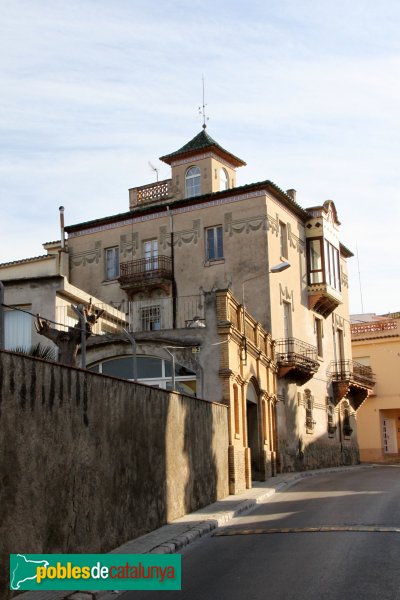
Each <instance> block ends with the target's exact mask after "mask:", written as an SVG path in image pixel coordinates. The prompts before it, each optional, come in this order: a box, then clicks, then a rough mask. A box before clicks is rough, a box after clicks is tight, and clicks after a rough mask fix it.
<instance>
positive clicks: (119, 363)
mask: <svg viewBox="0 0 400 600" xmlns="http://www.w3.org/2000/svg"><path fill="white" fill-rule="evenodd" d="M88 370H89V371H94V372H95V373H102V374H103V375H111V376H113V377H120V378H121V379H133V358H132V356H116V357H114V358H111V359H105V360H103V361H101V362H99V363H95V364H93V365H90V366H89V367H88ZM137 378H138V381H139V382H140V383H146V384H147V385H152V386H154V387H159V388H162V389H167V390H170V389H172V361H170V360H166V359H164V358H158V357H157V356H147V355H146V356H145V355H142V356H138V357H137ZM175 385H176V389H177V391H178V392H181V393H183V394H189V395H191V396H195V395H196V373H195V372H194V371H191V370H190V369H187V368H186V367H184V366H183V365H180V364H178V363H176V364H175Z"/></svg>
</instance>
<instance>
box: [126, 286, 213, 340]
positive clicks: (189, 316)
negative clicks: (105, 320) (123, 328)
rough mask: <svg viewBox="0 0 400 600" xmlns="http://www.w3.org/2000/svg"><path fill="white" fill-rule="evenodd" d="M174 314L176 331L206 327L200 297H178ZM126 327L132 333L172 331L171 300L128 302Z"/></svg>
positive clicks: (158, 299)
mask: <svg viewBox="0 0 400 600" xmlns="http://www.w3.org/2000/svg"><path fill="white" fill-rule="evenodd" d="M176 313H177V314H176V324H175V327H176V329H188V328H190V329H191V330H194V329H195V328H204V327H205V326H206V321H205V314H204V298H203V296H202V295H194V296H178V297H177V298H176ZM128 327H129V330H130V331H133V332H149V331H154V332H157V331H166V330H170V329H173V328H174V324H173V300H172V298H171V297H167V298H149V299H148V300H135V301H133V302H129V304H128ZM192 333H194V331H192Z"/></svg>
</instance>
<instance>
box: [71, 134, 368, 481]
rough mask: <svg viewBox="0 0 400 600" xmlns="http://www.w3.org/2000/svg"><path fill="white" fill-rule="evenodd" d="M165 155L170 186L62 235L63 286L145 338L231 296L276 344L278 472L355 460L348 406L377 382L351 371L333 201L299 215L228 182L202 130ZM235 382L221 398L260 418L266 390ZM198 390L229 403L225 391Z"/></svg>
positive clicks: (229, 171) (258, 190) (227, 165)
mask: <svg viewBox="0 0 400 600" xmlns="http://www.w3.org/2000/svg"><path fill="white" fill-rule="evenodd" d="M161 160H162V161H164V162H165V163H167V164H168V165H170V166H171V178H170V179H168V180H165V181H161V182H157V183H155V184H151V185H146V186H141V187H135V188H132V189H130V190H129V211H128V212H126V213H123V214H119V215H110V216H109V217H106V218H103V219H97V220H94V221H90V222H86V223H79V224H76V225H69V226H68V227H66V231H67V232H68V248H69V253H70V280H71V282H72V283H73V284H74V285H76V286H77V287H83V288H84V289H86V290H88V291H90V293H92V294H93V295H95V296H97V297H100V298H102V299H104V300H105V301H106V302H108V303H112V304H113V305H115V306H117V307H118V308H119V309H120V310H121V311H122V312H125V313H126V314H127V316H128V318H129V320H130V323H131V329H132V330H133V331H135V332H137V333H138V334H139V336H143V335H146V332H147V334H148V336H150V337H151V336H153V337H156V336H157V335H159V333H157V332H162V331H171V330H176V329H179V330H182V329H183V328H185V327H188V326H191V325H193V324H194V323H201V319H202V318H203V317H204V313H203V310H204V308H203V307H204V297H205V294H206V293H209V292H212V291H215V290H226V289H227V290H229V291H230V293H231V294H232V296H233V298H235V299H236V300H235V301H236V302H239V303H241V304H242V306H245V307H246V310H247V311H248V313H249V314H250V315H252V317H253V318H254V319H255V321H256V322H257V323H259V324H260V327H262V328H263V329H264V330H265V331H268V332H270V334H271V335H272V338H273V340H274V341H275V357H276V363H277V387H276V389H274V388H273V387H269V388H268V389H266V392H267V394H269V395H271V396H273V395H274V394H275V393H276V406H275V411H276V422H277V442H276V451H277V457H276V461H277V462H276V466H277V469H278V470H283V471H284V470H292V469H301V468H311V467H313V466H322V465H328V464H340V463H343V462H354V461H356V460H357V459H358V448H357V434H356V420H355V411H356V410H357V408H358V407H359V404H360V397H361V396H363V395H364V396H365V395H366V394H367V393H368V390H369V389H372V382H370V381H369V382H367V383H365V382H363V383H362V384H360V383H359V382H355V381H354V378H353V377H352V373H353V364H352V362H351V336H350V323H349V315H348V300H347V293H348V275H347V264H346V263H347V259H348V258H349V257H351V256H352V254H351V252H350V251H349V250H347V248H346V247H345V246H344V245H343V244H342V243H341V242H340V236H339V228H340V223H339V220H338V216H337V212H336V208H335V205H334V203H333V202H332V201H326V202H324V203H322V205H321V206H317V207H312V208H309V209H304V208H302V207H301V206H300V205H299V204H298V202H297V200H296V192H295V191H294V190H288V191H287V192H284V191H282V190H281V189H280V188H279V187H277V186H276V185H275V184H274V183H272V182H271V181H269V180H266V181H261V182H257V183H254V184H249V185H245V186H240V187H237V186H236V169H237V168H239V167H242V166H244V161H243V160H241V159H240V158H238V157H237V156H235V155H233V154H232V153H230V152H228V151H227V150H225V149H224V148H222V147H221V146H220V145H219V144H218V143H216V142H215V141H214V140H213V139H212V138H211V137H210V136H209V135H208V133H207V131H206V130H205V129H203V131H201V133H199V134H198V135H197V136H195V138H193V139H192V140H191V141H190V142H188V143H187V144H186V145H184V146H183V147H182V148H180V149H179V150H177V151H175V152H172V153H170V154H167V155H164V156H162V157H161ZM247 334H248V332H244V338H245V337H247ZM147 351H150V348H149V347H147ZM202 352H207V349H206V344H203V346H202V347H201V352H200V354H201V353H202ZM241 352H242V358H241V361H242V363H245V361H246V358H245V353H243V349H242V351H241ZM344 365H345V366H346V369H344V368H343V367H344ZM235 373H236V371H235ZM235 376H236V375H233V376H232V377H233V378H232V379H231V380H230V383H229V386H230V387H229V402H230V403H232V399H233V398H234V394H235V393H236V392H235V391H234V387H233V386H234V385H236V386H238V390H239V392H240V394H242V395H243V397H244V398H245V399H246V402H250V397H254V396H256V397H257V403H258V409H257V411H258V412H257V415H258V416H257V419H258V422H259V421H260V419H261V409H260V405H259V397H260V396H261V395H262V392H261V391H260V390H262V389H263V388H262V385H261V384H260V382H258V383H259V389H258V391H256V392H255V393H254V390H253V389H252V387H251V386H250V385H249V383H250V380H248V379H244V380H239V382H238V381H236V382H235V381H234V377H235ZM207 379H208V373H207V371H206V372H204V371H203V382H206V381H207ZM256 379H257V377H256ZM253 381H254V380H253ZM202 389H203V392H207V397H210V398H212V399H215V400H224V399H225V401H228V400H227V392H226V389H227V388H226V385H225V384H224V385H222V386H221V384H219V385H217V386H214V385H213V386H212V387H211V388H210V386H207V384H206V383H203V387H202ZM244 422H246V416H245V418H244ZM258 428H259V427H258ZM244 429H245V428H244ZM238 435H242V438H241V443H242V444H244V446H245V447H249V446H248V445H246V440H245V437H244V436H243V432H242V433H238ZM261 442H262V438H261V437H260V436H258V447H259V448H260V452H261ZM231 445H233V438H231Z"/></svg>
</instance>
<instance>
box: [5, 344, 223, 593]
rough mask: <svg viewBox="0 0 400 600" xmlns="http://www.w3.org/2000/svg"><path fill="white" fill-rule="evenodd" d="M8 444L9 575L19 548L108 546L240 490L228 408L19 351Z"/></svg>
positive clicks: (9, 378)
mask: <svg viewBox="0 0 400 600" xmlns="http://www.w3.org/2000/svg"><path fill="white" fill-rule="evenodd" d="M0 448H1V452H0V483H1V486H0V551H1V556H0V560H1V567H0V569H1V572H0V581H2V582H4V581H5V580H6V581H8V573H7V571H8V554H9V553H17V552H22V553H51V552H70V553H71V552H77V553H79V552H107V551H108V550H111V549H112V548H114V547H116V546H118V545H120V544H122V543H123V542H125V541H127V540H129V539H132V538H134V537H137V536H139V535H142V534H144V533H146V532H148V531H151V530H153V529H156V528H157V527H159V526H161V525H163V524H164V523H166V522H167V521H170V520H172V519H175V518H177V517H180V516H182V515H184V514H186V513H188V512H190V511H193V510H196V509H198V508H200V507H202V506H205V505H207V504H209V503H211V502H213V501H215V500H216V499H217V498H222V497H224V496H226V495H227V494H228V493H229V492H228V424H227V407H226V406H224V405H220V404H216V403H210V402H206V401H203V400H199V399H195V398H191V397H186V396H182V395H179V394H173V393H168V392H166V391H163V390H159V389H156V388H150V387H147V386H144V385H140V384H134V383H131V382H128V381H123V380H119V379H115V378H112V377H107V376H102V375H97V374H94V373H88V372H86V371H83V370H80V369H74V368H69V367H65V366H60V365H58V364H55V363H49V362H46V361H42V360H39V359H33V358H30V357H24V356H21V355H18V354H14V353H10V352H0ZM2 587H3V586H2Z"/></svg>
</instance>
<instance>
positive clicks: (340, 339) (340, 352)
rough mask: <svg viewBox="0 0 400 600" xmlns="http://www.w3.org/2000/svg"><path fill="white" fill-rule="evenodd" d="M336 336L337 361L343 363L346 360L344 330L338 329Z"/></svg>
mask: <svg viewBox="0 0 400 600" xmlns="http://www.w3.org/2000/svg"><path fill="white" fill-rule="evenodd" d="M336 335H337V360H340V361H341V362H343V361H344V359H345V354H344V333H343V329H339V328H338V329H337V334H336Z"/></svg>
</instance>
